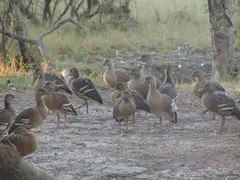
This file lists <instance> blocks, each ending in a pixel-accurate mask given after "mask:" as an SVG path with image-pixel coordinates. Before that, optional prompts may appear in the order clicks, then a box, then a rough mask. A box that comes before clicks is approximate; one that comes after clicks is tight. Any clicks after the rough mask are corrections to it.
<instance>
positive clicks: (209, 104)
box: [199, 82, 240, 131]
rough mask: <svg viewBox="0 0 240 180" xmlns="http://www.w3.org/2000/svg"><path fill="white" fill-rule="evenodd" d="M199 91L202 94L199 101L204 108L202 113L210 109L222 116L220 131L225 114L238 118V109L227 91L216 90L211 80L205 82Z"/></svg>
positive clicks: (239, 116) (239, 115) (239, 118)
mask: <svg viewBox="0 0 240 180" xmlns="http://www.w3.org/2000/svg"><path fill="white" fill-rule="evenodd" d="M199 91H200V93H202V94H203V95H202V98H201V101H202V103H203V105H204V107H205V108H206V110H204V111H203V114H205V113H206V112H208V111H211V112H213V113H216V114H218V115H219V116H220V117H221V118H222V120H221V125H220V131H222V130H223V129H224V124H225V117H226V116H236V117H237V119H238V120H240V111H239V109H238V108H237V107H236V103H235V101H234V100H233V99H232V98H231V97H230V96H229V95H228V93H227V92H222V91H216V89H215V85H214V84H213V83H211V82H207V83H206V84H205V85H204V86H203V87H202V88H201V89H200V90H199Z"/></svg>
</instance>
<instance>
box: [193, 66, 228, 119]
mask: <svg viewBox="0 0 240 180" xmlns="http://www.w3.org/2000/svg"><path fill="white" fill-rule="evenodd" d="M191 76H192V77H193V78H195V82H194V83H193V87H192V94H193V95H195V96H196V97H197V98H199V99H201V98H202V95H203V92H202V91H199V89H201V88H202V87H203V86H204V85H205V84H206V83H207V82H209V81H207V80H206V79H205V78H204V74H203V71H202V70H200V69H195V70H194V71H193V72H192V74H191ZM209 83H212V84H213V86H214V89H215V90H216V91H222V92H226V90H225V89H224V88H223V86H222V85H221V84H219V83H217V82H209ZM212 119H215V113H213V118H212Z"/></svg>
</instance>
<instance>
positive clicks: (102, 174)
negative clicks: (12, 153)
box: [15, 89, 240, 180]
mask: <svg viewBox="0 0 240 180" xmlns="http://www.w3.org/2000/svg"><path fill="white" fill-rule="evenodd" d="M101 93H102V96H103V98H104V105H98V104H97V103H94V102H91V104H90V109H89V112H90V113H89V114H88V115H86V114H85V108H82V109H80V110H79V115H78V116H72V117H71V116H70V120H69V124H68V126H69V127H68V128H66V129H64V128H61V129H56V126H57V123H56V116H55V115H50V116H49V117H48V118H47V119H46V120H45V121H44V123H43V124H42V126H41V131H40V132H36V134H37V136H38V138H39V147H38V149H37V151H36V152H34V153H33V154H32V155H29V156H28V157H26V159H27V160H29V161H32V162H33V163H35V164H36V165H37V166H39V167H40V168H42V169H44V170H46V171H47V172H49V173H51V174H53V175H55V176H57V177H58V178H59V179H63V180H79V179H83V180H88V179H89V180H90V179H91V180H92V179H96V180H98V179H99V180H122V179H149V180H151V179H152V180H157V179H161V180H165V179H174V180H187V179H193V180H202V179H204V180H212V179H214V180H215V179H216V180H223V179H224V180H236V179H240V171H239V168H240V139H239V137H238V135H237V134H238V133H239V129H240V123H239V122H238V121H237V120H236V119H234V118H228V121H227V122H226V128H227V130H226V131H225V132H221V133H219V132H218V128H219V119H217V120H215V121H214V120H212V119H211V115H206V116H202V115H200V113H201V104H199V103H197V101H195V102H194V103H192V102H190V101H189V92H188V91H187V90H183V89H180V90H179V93H180V97H179V100H178V102H177V104H178V106H179V115H178V116H179V123H177V124H174V125H170V124H168V120H167V119H166V120H165V121H164V124H163V128H162V130H161V129H160V125H159V120H158V119H157V118H155V117H154V116H153V115H151V114H148V115H147V116H144V114H145V113H142V116H141V117H140V118H137V120H136V122H135V124H130V125H129V132H128V133H125V132H124V131H125V128H126V126H124V125H122V127H119V124H118V123H116V122H115V121H114V120H113V119H112V114H111V103H110V98H109V97H108V96H109V95H108V94H109V93H108V92H107V91H102V92H101ZM70 98H71V100H72V102H73V104H74V106H77V105H79V104H80V103H82V102H81V101H79V100H78V99H77V98H76V96H72V97H70ZM16 99H17V100H18V102H17V103H16V105H15V106H16V109H17V110H18V112H19V111H21V110H23V109H24V108H26V107H29V106H34V104H35V102H34V98H33V94H32V93H29V94H26V93H25V94H17V95H16ZM23 105H24V106H23ZM130 123H131V121H130ZM61 125H62V127H63V124H61Z"/></svg>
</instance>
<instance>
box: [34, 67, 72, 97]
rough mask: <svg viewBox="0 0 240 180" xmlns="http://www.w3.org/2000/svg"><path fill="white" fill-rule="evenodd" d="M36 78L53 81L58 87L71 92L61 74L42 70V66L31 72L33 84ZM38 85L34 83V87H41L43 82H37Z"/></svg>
mask: <svg viewBox="0 0 240 180" xmlns="http://www.w3.org/2000/svg"><path fill="white" fill-rule="evenodd" d="M38 78H41V79H43V80H44V81H46V82H47V81H54V82H55V83H56V84H57V85H58V87H59V88H60V89H62V90H64V91H65V92H67V93H68V94H70V95H71V94H72V91H71V90H70V88H69V87H68V85H67V83H66V81H65V80H64V78H63V76H62V75H59V74H56V73H54V72H44V71H43V69H42V68H36V69H35V70H34V72H33V84H35V83H36V80H37V79H38ZM37 84H38V86H36V85H34V89H35V90H36V89H37V88H41V87H43V86H44V84H45V83H44V84H40V83H37ZM35 86H36V87H35Z"/></svg>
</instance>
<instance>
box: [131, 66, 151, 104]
mask: <svg viewBox="0 0 240 180" xmlns="http://www.w3.org/2000/svg"><path fill="white" fill-rule="evenodd" d="M130 73H131V76H132V78H131V80H130V81H128V83H127V84H128V88H129V89H132V90H135V91H137V92H139V93H140V94H141V95H142V96H143V97H144V99H147V94H148V84H147V83H144V82H142V81H140V78H141V74H140V69H139V68H138V67H136V68H133V69H131V72H130Z"/></svg>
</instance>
